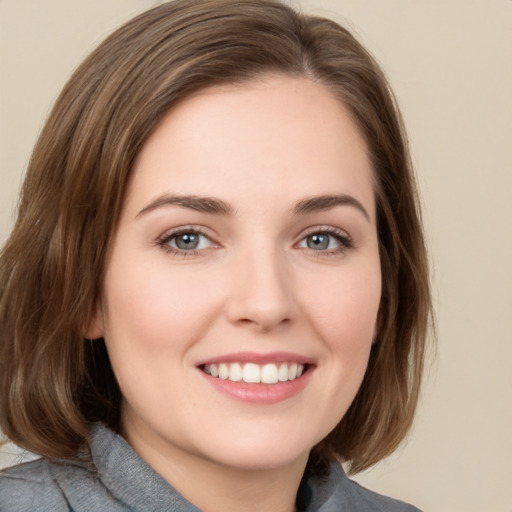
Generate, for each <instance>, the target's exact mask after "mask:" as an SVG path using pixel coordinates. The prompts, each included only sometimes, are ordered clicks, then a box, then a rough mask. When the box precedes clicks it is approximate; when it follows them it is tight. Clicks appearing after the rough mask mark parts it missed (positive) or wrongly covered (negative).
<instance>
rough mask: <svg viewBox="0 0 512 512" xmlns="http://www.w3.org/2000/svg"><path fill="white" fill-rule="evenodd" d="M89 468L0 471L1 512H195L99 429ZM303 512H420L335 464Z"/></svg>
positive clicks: (313, 481) (40, 463)
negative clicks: (368, 486)
mask: <svg viewBox="0 0 512 512" xmlns="http://www.w3.org/2000/svg"><path fill="white" fill-rule="evenodd" d="M90 449H91V454H92V460H93V465H91V464H86V463H80V462H71V461H60V462H58V461H48V460H46V459H38V460H35V461H32V462H28V463H25V464H20V465H18V466H14V467H13V468H10V469H7V470H4V471H2V472H0V511H2V512H39V511H44V512H49V511H51V512H65V511H66V512H69V511H73V512H86V511H91V512H127V511H131V512H138V511H140V512H142V511H144V512H162V511H172V512H199V509H198V508H197V507H195V506H194V505H192V504H191V503H189V502H188V501H187V500H186V499H185V498H184V497H183V496H181V494H179V493H178V492H177V491H176V490H175V489H174V488H173V487H172V486H171V485H169V483H168V482H167V481H166V480H164V479H163V478H162V477H161V476H160V475H159V474H158V473H156V472H155V471H154V470H153V469H152V468H151V467H150V466H148V465H147V464H146V463H145V462H144V461H143V460H142V459H141V458H140V457H139V456H138V455H137V454H136V453H135V452H134V451H133V450H132V449H131V448H130V446H129V445H128V444H127V443H126V442H125V441H124V439H123V438H122V437H120V436H118V435H117V434H115V433H114V432H112V431H111V430H109V429H107V428H106V427H105V426H103V425H100V424H98V425H95V426H94V427H93V429H92V434H91V444H90ZM298 502H299V503H303V504H304V505H303V506H302V507H301V512H342V511H347V512H352V511H354V512H377V511H379V512H415V511H416V512H418V509H417V508H415V507H413V506H411V505H407V504H405V503H403V502H401V501H396V500H393V499H390V498H386V497H384V496H381V495H380V494H376V493H374V492H372V491H369V490H367V489H365V488H363V487H361V486H360V485H358V484H357V483H355V482H353V481H351V480H349V479H348V478H347V477H346V476H345V473H344V472H343V469H342V468H341V466H340V465H339V464H336V463H333V464H332V466H331V469H330V474H329V476H328V477H326V478H324V479H321V478H317V477H313V478H309V479H308V480H306V481H305V482H303V483H302V485H301V488H300V489H299V499H298Z"/></svg>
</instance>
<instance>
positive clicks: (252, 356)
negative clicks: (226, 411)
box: [197, 352, 314, 366]
mask: <svg viewBox="0 0 512 512" xmlns="http://www.w3.org/2000/svg"><path fill="white" fill-rule="evenodd" d="M220 363H255V364H259V365H262V364H269V363H275V364H278V363H299V364H304V365H306V364H308V365H311V364H313V363H314V360H313V359H312V358H310V357H306V356H303V355H300V354H294V353H293V352H268V353H266V354H260V353H257V352H233V353H230V354H224V355H221V356H215V357H211V358H208V359H204V360H202V361H199V362H198V363H197V366H204V365H205V364H220Z"/></svg>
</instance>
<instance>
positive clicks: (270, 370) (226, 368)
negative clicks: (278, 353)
mask: <svg viewBox="0 0 512 512" xmlns="http://www.w3.org/2000/svg"><path fill="white" fill-rule="evenodd" d="M308 368H309V365H307V364H300V363H278V364H275V363H267V364H261V365H260V364H255V363H236V362H235V363H219V364H205V365H202V366H201V367H200V369H201V370H202V371H203V372H205V373H207V374H208V375H211V376H212V377H215V378H218V379H221V380H229V381H232V382H245V383H248V384H277V383H279V382H288V381H293V380H297V379H298V378H300V377H301V376H302V375H303V374H304V372H306V371H307V370H308Z"/></svg>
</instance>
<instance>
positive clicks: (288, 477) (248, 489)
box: [123, 432, 308, 512]
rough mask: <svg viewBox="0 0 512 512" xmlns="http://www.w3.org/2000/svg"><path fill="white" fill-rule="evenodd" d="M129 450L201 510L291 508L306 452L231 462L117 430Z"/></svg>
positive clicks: (283, 511)
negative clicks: (282, 459) (264, 464)
mask: <svg viewBox="0 0 512 512" xmlns="http://www.w3.org/2000/svg"><path fill="white" fill-rule="evenodd" d="M123 435H124V437H125V438H126V440H127V441H128V443H129V444H130V445H131V446H132V447H133V448H134V450H135V451H136V452H137V453H138V454H139V455H140V456H141V457H142V458H143V459H144V460H145V461H146V462H147V463H148V464H149V465H150V466H152V467H153V469H154V470H155V471H157V472H158V473H159V474H160V475H161V476H162V477H163V478H165V479H166V480H167V481H168V482H169V483H170V484H171V485H172V486H173V487H174V488H175V489H176V490H177V491H178V492H179V493H180V494H181V495H182V496H184V497H185V498H186V499H187V500H188V501H190V502H191V503H192V504H194V505H195V506H196V507H198V508H199V509H201V510H202V511H203V512H221V511H222V512H235V511H237V512H239V511H240V510H244V511H245V512H294V511H295V510H296V507H295V502H296V497H297V491H298V488H299V485H300V481H301V479H302V476H303V473H304V470H305V467H306V463H307V459H308V454H307V453H305V454H304V455H303V456H302V457H300V459H298V460H294V461H292V462H291V463H289V464H286V465H283V466H279V467H270V468H250V469H247V468H243V467H242V468H237V467H231V466H227V465H222V464H219V463H218V462H216V461H211V460H208V459H204V458H200V457H195V456H194V457H190V454H188V453H186V452H183V451H181V450H174V449H173V450H172V453H171V451H170V450H169V447H168V446H163V445H162V444H160V443H155V442H154V440H152V441H153V442H149V443H144V444H141V442H140V439H134V438H131V436H130V435H129V434H128V433H127V432H124V433H123Z"/></svg>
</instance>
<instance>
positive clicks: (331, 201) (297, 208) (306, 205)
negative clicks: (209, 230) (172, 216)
mask: <svg viewBox="0 0 512 512" xmlns="http://www.w3.org/2000/svg"><path fill="white" fill-rule="evenodd" d="M164 206H180V207H182V208H189V209H191V210H195V211H198V212H203V213H210V214H212V215H233V212H234V210H233V208H232V207H231V206H230V205H229V204H228V203H226V202H225V201H222V199H217V198H215V197H208V196H196V195H175V194H163V195H161V196H158V197H157V198H156V199H154V200H153V201H151V203H149V204H148V205H147V206H145V207H144V208H143V209H142V210H141V211H140V212H139V213H138V214H137V217H139V216H140V215H143V214H145V213H148V212H151V211H153V210H156V209H158V208H161V207H164ZM336 206H352V207H354V208H356V209H357V210H359V211H360V212H361V213H362V214H363V216H364V217H365V218H366V219H367V220H368V221H369V220H370V216H369V215H368V212H367V211H366V209H365V208H364V206H363V205H362V204H361V203H360V202H359V201H358V200H357V199H356V198H355V197H353V196H350V195H348V194H332V195H322V196H313V197H307V198H305V199H302V200H300V201H298V202H297V203H295V205H294V207H293V208H292V211H293V213H294V214H295V215H306V214H308V213H314V212H320V211H325V210H330V209H332V208H335V207H336Z"/></svg>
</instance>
